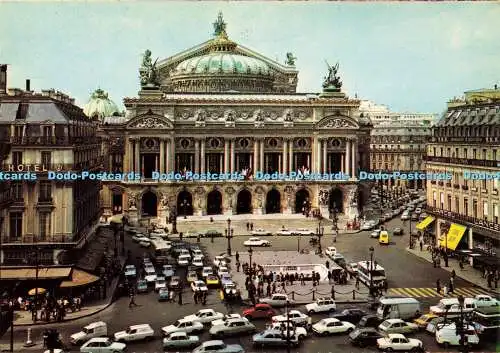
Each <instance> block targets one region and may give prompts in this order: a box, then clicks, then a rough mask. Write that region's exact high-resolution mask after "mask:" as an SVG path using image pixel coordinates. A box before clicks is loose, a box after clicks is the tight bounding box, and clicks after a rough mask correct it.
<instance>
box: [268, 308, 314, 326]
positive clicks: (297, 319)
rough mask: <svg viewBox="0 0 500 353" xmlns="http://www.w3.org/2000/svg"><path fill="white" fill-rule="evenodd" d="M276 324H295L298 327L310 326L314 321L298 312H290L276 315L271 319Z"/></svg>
mask: <svg viewBox="0 0 500 353" xmlns="http://www.w3.org/2000/svg"><path fill="white" fill-rule="evenodd" d="M271 321H272V322H273V323H275V322H293V323H294V324H295V325H297V326H310V325H311V323H312V321H311V317H310V316H309V315H306V314H304V313H302V312H300V311H298V310H290V311H289V312H288V313H287V314H283V315H276V316H273V317H272V318H271Z"/></svg>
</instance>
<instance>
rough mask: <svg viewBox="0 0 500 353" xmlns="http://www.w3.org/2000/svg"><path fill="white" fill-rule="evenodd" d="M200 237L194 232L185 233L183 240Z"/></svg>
mask: <svg viewBox="0 0 500 353" xmlns="http://www.w3.org/2000/svg"><path fill="white" fill-rule="evenodd" d="M199 236H200V235H199V233H196V232H186V233H184V234H183V237H184V238H198V237H199Z"/></svg>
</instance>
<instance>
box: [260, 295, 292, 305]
mask: <svg viewBox="0 0 500 353" xmlns="http://www.w3.org/2000/svg"><path fill="white" fill-rule="evenodd" d="M287 302H288V303H289V304H292V303H294V301H293V300H291V299H289V298H288V295H286V294H281V293H274V294H272V295H271V297H269V298H261V299H260V300H259V303H264V304H269V305H270V306H272V307H284V306H286V304H287Z"/></svg>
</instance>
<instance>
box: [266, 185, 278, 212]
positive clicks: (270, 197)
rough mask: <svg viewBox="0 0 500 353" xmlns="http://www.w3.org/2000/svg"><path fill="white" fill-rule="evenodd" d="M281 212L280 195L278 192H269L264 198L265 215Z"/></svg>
mask: <svg viewBox="0 0 500 353" xmlns="http://www.w3.org/2000/svg"><path fill="white" fill-rule="evenodd" d="M280 212H281V194H280V192H279V191H278V190H276V189H272V190H269V192H268V193H267V196H266V214H269V213H280Z"/></svg>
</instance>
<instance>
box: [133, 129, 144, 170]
mask: <svg viewBox="0 0 500 353" xmlns="http://www.w3.org/2000/svg"><path fill="white" fill-rule="evenodd" d="M134 160H135V162H134V163H135V171H136V172H137V173H141V178H142V174H143V173H142V166H141V139H140V138H138V139H136V140H135V149H134Z"/></svg>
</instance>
